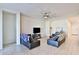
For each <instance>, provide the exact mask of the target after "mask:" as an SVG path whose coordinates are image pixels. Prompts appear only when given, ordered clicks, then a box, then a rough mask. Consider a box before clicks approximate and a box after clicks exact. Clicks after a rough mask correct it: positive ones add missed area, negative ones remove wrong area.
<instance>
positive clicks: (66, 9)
mask: <svg viewBox="0 0 79 59" xmlns="http://www.w3.org/2000/svg"><path fill="white" fill-rule="evenodd" d="M0 8H5V9H10V10H14V11H20V12H21V13H23V14H26V15H29V16H34V17H39V16H40V14H41V13H42V12H44V11H47V12H51V13H52V14H54V13H56V16H65V15H68V14H70V13H74V12H76V13H79V4H78V3H75V4H74V3H73V4H71V3H70V4H68V3H16V4H12V3H7V4H6V3H4V4H0Z"/></svg>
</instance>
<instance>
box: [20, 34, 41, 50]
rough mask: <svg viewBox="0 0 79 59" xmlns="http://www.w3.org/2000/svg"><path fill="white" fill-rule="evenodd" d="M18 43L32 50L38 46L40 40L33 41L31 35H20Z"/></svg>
mask: <svg viewBox="0 0 79 59" xmlns="http://www.w3.org/2000/svg"><path fill="white" fill-rule="evenodd" d="M28 37H29V38H28ZM27 39H28V40H27ZM20 43H21V44H23V45H24V46H26V47H28V48H29V49H33V48H35V47H38V46H40V40H37V39H34V38H32V36H31V35H30V36H29V35H26V34H22V35H21V37H20Z"/></svg>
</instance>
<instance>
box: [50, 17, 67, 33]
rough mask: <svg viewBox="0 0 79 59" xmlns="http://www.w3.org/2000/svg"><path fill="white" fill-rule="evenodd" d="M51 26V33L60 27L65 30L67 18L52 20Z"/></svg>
mask: <svg viewBox="0 0 79 59" xmlns="http://www.w3.org/2000/svg"><path fill="white" fill-rule="evenodd" d="M51 27H52V33H54V32H55V31H60V30H61V28H63V30H64V31H65V32H67V18H61V19H56V20H54V21H52V24H51Z"/></svg>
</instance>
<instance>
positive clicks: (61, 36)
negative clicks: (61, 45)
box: [57, 33, 65, 41]
mask: <svg viewBox="0 0 79 59" xmlns="http://www.w3.org/2000/svg"><path fill="white" fill-rule="evenodd" d="M64 37H65V36H64V33H63V34H60V35H59V38H58V40H57V41H62V40H63V39H64Z"/></svg>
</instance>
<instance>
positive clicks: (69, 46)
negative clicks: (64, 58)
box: [0, 3, 79, 55]
mask: <svg viewBox="0 0 79 59" xmlns="http://www.w3.org/2000/svg"><path fill="white" fill-rule="evenodd" d="M9 5H10V6H9ZM78 10H79V4H78V3H76V4H75V3H72V4H68V3H66V4H65V3H63V4H58V3H56V4H53V3H36V4H31V3H26V4H25V3H19V4H17V3H11V4H9V3H3V4H0V24H1V25H0V29H1V30H0V32H1V33H0V49H1V50H0V54H1V55H3V54H4V55H6V54H9V55H16V54H21V55H24V54H26V55H58V54H67V55H68V54H70V55H71V54H79V52H78V51H79V47H78V44H79V43H78V42H79V41H78V40H77V39H78V26H76V25H78V21H74V20H78V18H79V16H78V15H79V12H78ZM74 24H75V25H74ZM72 25H73V28H72ZM62 33H64V34H62ZM54 36H55V37H54ZM29 37H30V38H29ZM38 37H39V38H38ZM62 37H63V38H62ZM28 38H29V39H28ZM56 38H60V40H61V39H63V40H61V41H60V42H58V41H52V40H54V39H56ZM21 39H22V40H21ZM26 39H27V40H29V41H33V40H30V39H34V42H35V43H34V42H33V43H31V42H29V43H27V44H26ZM64 39H65V40H64ZM72 39H73V40H72ZM23 40H24V41H23ZM14 49H15V51H14Z"/></svg>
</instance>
